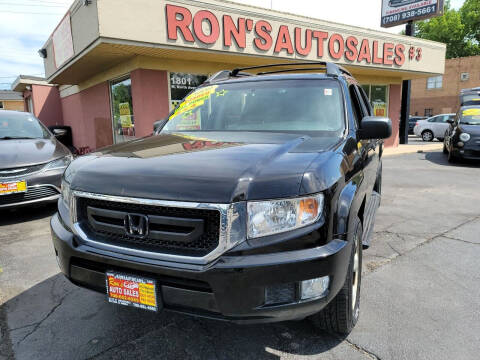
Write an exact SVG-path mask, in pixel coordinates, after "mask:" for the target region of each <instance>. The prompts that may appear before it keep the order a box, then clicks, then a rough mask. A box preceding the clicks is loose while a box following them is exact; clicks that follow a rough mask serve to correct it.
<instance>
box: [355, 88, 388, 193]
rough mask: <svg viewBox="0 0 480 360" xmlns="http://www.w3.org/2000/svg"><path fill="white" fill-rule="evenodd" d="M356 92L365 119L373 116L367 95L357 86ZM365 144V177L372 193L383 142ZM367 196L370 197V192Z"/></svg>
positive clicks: (373, 140) (367, 142) (368, 141)
mask: <svg viewBox="0 0 480 360" xmlns="http://www.w3.org/2000/svg"><path fill="white" fill-rule="evenodd" d="M355 90H356V91H357V98H358V101H359V102H360V107H361V109H362V114H363V117H365V116H373V109H372V106H371V105H370V102H369V101H368V97H367V94H365V91H364V90H363V88H361V87H359V86H355ZM364 144H365V145H364V146H365V147H366V151H367V153H366V162H365V166H366V169H365V175H366V176H368V189H369V191H371V190H372V189H373V187H374V185H375V181H376V179H377V169H378V166H379V164H380V151H381V150H380V146H383V142H382V141H381V140H379V139H372V140H364ZM367 195H370V192H369V193H368V194H367ZM367 199H368V198H367Z"/></svg>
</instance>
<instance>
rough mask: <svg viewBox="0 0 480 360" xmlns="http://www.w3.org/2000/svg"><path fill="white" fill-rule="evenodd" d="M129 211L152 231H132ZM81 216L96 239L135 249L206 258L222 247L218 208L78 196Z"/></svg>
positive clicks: (83, 222) (78, 209)
mask: <svg viewBox="0 0 480 360" xmlns="http://www.w3.org/2000/svg"><path fill="white" fill-rule="evenodd" d="M129 214H130V215H131V214H133V215H134V216H137V217H138V216H144V217H145V219H147V220H146V221H147V222H148V225H147V226H148V231H147V232H146V234H142V235H141V236H139V235H138V234H137V235H132V234H130V233H129V232H128V225H127V224H126V223H125V222H126V221H127V220H126V219H127V217H128V216H129ZM77 217H78V222H79V223H80V224H81V226H82V229H83V230H84V231H85V232H86V233H87V235H88V236H89V237H91V239H92V240H95V241H96V242H101V243H105V244H108V245H115V246H120V247H123V248H130V249H134V250H143V251H149V252H155V253H165V254H173V255H183V256H196V257H202V256H205V255H207V254H209V253H210V252H212V251H213V250H215V249H216V248H217V247H218V244H219V238H220V212H219V211H218V210H207V209H196V208H181V207H169V206H156V205H144V204H132V203H126V202H115V201H107V200H99V199H92V198H86V197H85V198H83V197H78V198H77Z"/></svg>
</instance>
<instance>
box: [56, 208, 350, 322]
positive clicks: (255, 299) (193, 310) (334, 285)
mask: <svg viewBox="0 0 480 360" xmlns="http://www.w3.org/2000/svg"><path fill="white" fill-rule="evenodd" d="M51 230H52V238H53V244H54V248H55V253H56V256H57V261H58V264H59V266H60V269H61V271H62V272H63V273H64V274H65V276H67V278H69V279H70V280H71V281H72V282H73V283H75V284H77V285H79V286H82V287H86V288H89V289H92V290H96V291H99V292H103V293H105V292H106V289H105V271H107V270H112V271H119V272H123V273H127V274H135V275H142V276H145V277H149V278H154V279H156V281H157V284H158V294H157V297H161V298H162V300H163V305H164V308H165V309H167V310H173V311H179V312H183V313H189V314H193V315H196V316H203V317H210V318H217V319H222V320H229V321H234V322H238V323H257V322H271V321H284V320H292V319H301V318H305V317H307V316H309V315H312V314H314V313H316V312H318V311H320V310H321V309H322V308H323V307H324V306H325V305H326V304H327V303H328V302H329V301H330V300H331V299H332V298H333V297H334V296H335V295H336V294H337V293H338V291H339V290H340V289H341V287H342V286H343V284H344V282H345V278H346V272H347V268H348V262H349V260H350V254H351V243H350V242H347V241H343V240H332V241H331V242H329V243H328V244H326V245H324V246H319V247H316V248H310V249H303V250H297V251H284V252H277V253H271V254H259V255H247V256H245V255H243V256H228V254H225V255H223V256H221V257H219V258H218V259H216V260H215V261H213V262H211V263H209V264H208V265H205V266H198V265H194V266H193V265H188V264H180V263H172V262H165V261H160V260H154V259H148V258H144V257H135V256H130V255H125V254H120V253H115V252H111V251H105V250H101V249H98V248H95V247H92V246H89V245H84V244H79V242H77V241H76V239H75V235H74V234H73V233H72V232H70V231H69V230H68V229H67V228H66V227H65V226H64V225H63V224H62V222H61V220H60V218H59V216H58V214H55V215H54V216H53V218H52V220H51ZM327 275H329V276H330V285H329V289H328V293H327V295H326V296H325V297H323V298H321V299H317V300H311V301H308V300H307V301H299V300H298V292H297V295H296V297H295V298H294V299H293V300H292V301H291V302H287V303H281V304H280V303H278V304H268V305H267V304H266V296H265V293H266V291H267V289H272V288H278V287H279V286H280V287H281V286H284V285H285V286H290V284H296V283H298V282H299V281H302V280H308V279H313V278H318V277H322V276H327Z"/></svg>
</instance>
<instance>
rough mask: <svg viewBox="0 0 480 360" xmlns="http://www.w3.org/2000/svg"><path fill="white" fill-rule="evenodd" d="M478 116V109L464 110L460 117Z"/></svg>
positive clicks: (479, 109) (479, 113) (479, 110)
mask: <svg viewBox="0 0 480 360" xmlns="http://www.w3.org/2000/svg"><path fill="white" fill-rule="evenodd" d="M478 115H480V108H474V109H465V110H463V112H462V116H478Z"/></svg>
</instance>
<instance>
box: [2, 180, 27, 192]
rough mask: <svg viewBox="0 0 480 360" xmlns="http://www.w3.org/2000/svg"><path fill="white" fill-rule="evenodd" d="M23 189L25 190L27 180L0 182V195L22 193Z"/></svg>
mask: <svg viewBox="0 0 480 360" xmlns="http://www.w3.org/2000/svg"><path fill="white" fill-rule="evenodd" d="M25 191H27V182H26V181H25V180H21V181H13V182H5V183H2V182H0V195H8V194H16V193H23V192H25Z"/></svg>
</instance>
